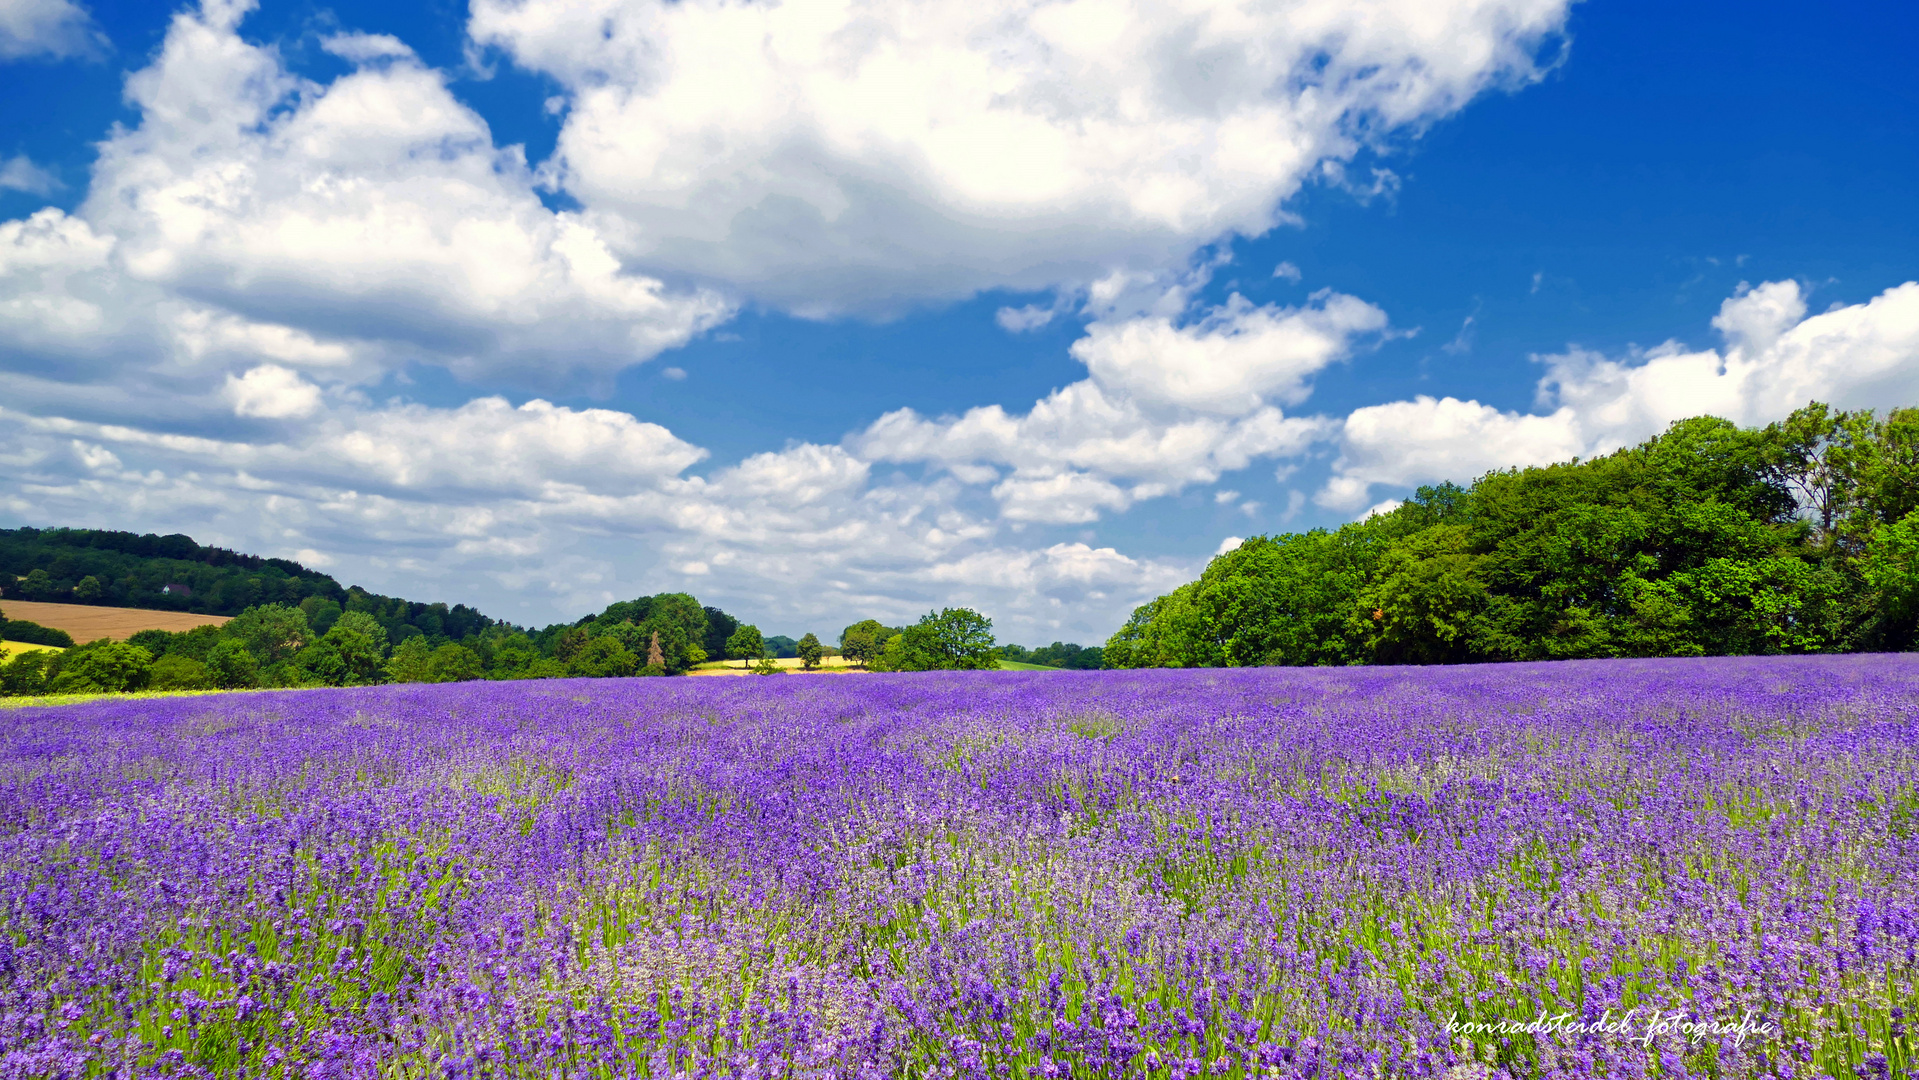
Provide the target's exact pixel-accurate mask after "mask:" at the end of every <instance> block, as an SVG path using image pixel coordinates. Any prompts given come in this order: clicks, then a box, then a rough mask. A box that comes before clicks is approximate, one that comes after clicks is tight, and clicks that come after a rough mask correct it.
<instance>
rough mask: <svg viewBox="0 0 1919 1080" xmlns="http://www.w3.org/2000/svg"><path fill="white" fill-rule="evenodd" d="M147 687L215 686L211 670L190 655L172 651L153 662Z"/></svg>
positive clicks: (165, 688) (162, 688) (207, 688)
mask: <svg viewBox="0 0 1919 1080" xmlns="http://www.w3.org/2000/svg"><path fill="white" fill-rule="evenodd" d="M147 688H148V689H151V690H212V689H215V688H216V684H215V682H214V678H213V672H212V671H211V670H209V669H208V668H207V666H206V665H205V664H203V663H201V662H200V661H198V660H195V659H193V658H192V657H190V656H181V655H179V654H178V653H173V654H169V655H167V656H162V657H161V658H160V659H158V660H155V661H154V662H153V669H152V671H151V672H149V673H148V676H147Z"/></svg>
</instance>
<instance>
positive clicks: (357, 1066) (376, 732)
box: [0, 656, 1919, 1080]
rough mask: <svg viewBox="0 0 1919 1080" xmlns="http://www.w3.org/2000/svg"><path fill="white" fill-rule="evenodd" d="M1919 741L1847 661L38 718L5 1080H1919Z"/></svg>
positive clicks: (1, 843) (13, 815)
mask: <svg viewBox="0 0 1919 1080" xmlns="http://www.w3.org/2000/svg"><path fill="white" fill-rule="evenodd" d="M1916 706H1919V658H1913V657H1904V656H1901V657H1886V656H1852V657H1822V658H1763V659H1762V658H1747V659H1729V660H1656V661H1628V662H1611V661H1598V662H1584V663H1567V664H1557V665H1514V666H1485V667H1471V668H1445V669H1417V670H1415V669H1392V668H1372V669H1339V670H1331V669H1315V670H1299V669H1237V670H1231V671H1217V670H1214V671H1138V672H1086V673H1060V674H1050V675H1045V676H1037V677H1036V676H1029V675H1024V674H1020V673H992V672H965V673H950V674H933V675H919V676H878V675H876V676H872V677H868V678H862V679H858V680H828V681H824V682H822V681H818V680H802V679H768V680H758V679H754V680H720V679H715V680H666V679H641V680H599V681H585V680H577V681H547V682H531V683H466V684H451V685H428V686H389V687H368V688H359V689H341V690H318V691H299V692H286V693H258V694H241V695H220V696H202V697H185V698H173V699H123V700H108V701H100V702H94V703H89V704H83V705H72V706H66V707H60V708H26V709H17V710H10V711H7V712H4V713H0V1075H5V1076H21V1077H26V1076H32V1077H81V1076H128V1077H149V1076H177V1077H187V1076H234V1077H241V1076H244V1077H322V1076H324V1077H420V1078H425V1077H467V1076H475V1077H477V1076H499V1077H519V1076H529V1077H530V1076H540V1077H553V1076H565V1077H574V1076H582V1077H635V1076H661V1077H665V1076H672V1077H680V1076H685V1077H695V1076H741V1077H749V1076H762V1077H773V1076H818V1077H839V1076H847V1077H880V1076H887V1077H948V1076H951V1077H1029V1076H1044V1077H1064V1076H1073V1077H1154V1078H1181V1080H1183V1078H1188V1077H1199V1076H1208V1077H1211V1076H1226V1077H1254V1076H1257V1077H1349V1076H1350V1077H1386V1076H1393V1077H1398V1076H1449V1077H1469V1076H1472V1077H1483V1076H1500V1075H1504V1076H1511V1077H1521V1076H1525V1077H1532V1076H1542V1077H1587V1076H1609V1077H1640V1076H1661V1077H1677V1076H1719V1077H1747V1076H1779V1077H1796V1076H1818V1075H1825V1076H1843V1077H1850V1076H1855V1075H1857V1076H1894V1075H1910V1074H1911V1073H1912V1071H1913V1065H1912V1060H1913V1059H1912V1041H1911V1036H1910V1035H1909V1034H1908V1033H1907V1030H1906V1028H1905V1026H1904V1025H1905V1023H1906V1017H1908V1016H1909V1015H1911V1013H1912V1011H1913V1010H1914V1008H1915V1007H1919V994H1916V993H1915V989H1916V988H1919V982H1916V981H1915V971H1916V970H1919V968H1916V967H1915V955H1914V951H1915V948H1916V947H1919V911H1915V907H1916V906H1919V855H1916V852H1919V848H1915V845H1914V842H1913V840H1914V833H1915V830H1916V829H1919V762H1915V757H1914V752H1915V748H1919V710H1916ZM1635 1010H1636V1011H1635ZM1542 1018H1544V1019H1545V1020H1546V1021H1547V1022H1544V1023H1542V1022H1541V1021H1542ZM1554 1018H1557V1019H1554ZM1742 1019H1743V1020H1744V1021H1746V1023H1745V1026H1744V1027H1738V1026H1736V1025H1738V1024H1739V1023H1740V1022H1741V1021H1742ZM1686 1024H1694V1025H1702V1024H1703V1025H1707V1028H1708V1029H1707V1030H1705V1031H1704V1033H1702V1032H1701V1030H1700V1029H1699V1028H1698V1027H1694V1028H1692V1029H1688V1028H1687V1027H1685V1026H1684V1025H1686ZM1608 1028H1610V1029H1608Z"/></svg>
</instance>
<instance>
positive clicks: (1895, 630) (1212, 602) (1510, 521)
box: [1103, 402, 1919, 667]
mask: <svg viewBox="0 0 1919 1080" xmlns="http://www.w3.org/2000/svg"><path fill="white" fill-rule="evenodd" d="M1915 511H1919V409H1910V408H1905V409H1895V410H1893V411H1892V412H1891V413H1890V414H1889V415H1887V416H1885V417H1883V418H1881V417H1878V416H1876V415H1874V414H1873V413H1871V412H1868V411H1859V412H1842V411H1836V410H1833V409H1831V408H1829V407H1827V406H1825V405H1822V404H1819V403H1817V402H1815V403H1813V404H1810V405H1808V406H1807V407H1806V408H1804V409H1800V410H1799V411H1797V412H1795V413H1793V415H1792V416H1791V417H1790V418H1788V419H1787V420H1785V421H1783V422H1780V423H1777V424H1772V425H1770V426H1768V427H1764V428H1753V429H1741V428H1739V427H1737V426H1736V425H1734V424H1731V423H1729V422H1727V421H1725V420H1720V419H1718V418H1715V417H1709V416H1708V417H1697V418H1694V419H1690V420H1683V421H1680V422H1678V423H1675V424H1673V425H1672V426H1671V427H1670V428H1669V429H1668V430H1667V431H1666V432H1665V433H1664V434H1662V435H1660V436H1658V437H1656V438H1654V439H1651V440H1648V441H1647V442H1645V443H1642V444H1640V445H1638V446H1634V447H1630V448H1627V449H1623V450H1620V451H1618V452H1616V453H1613V454H1608V455H1606V456H1604V457H1599V458H1594V459H1592V460H1589V461H1577V460H1575V461H1570V462H1565V463H1563V464H1558V465H1551V466H1547V467H1544V468H1527V469H1506V470H1500V471H1495V472H1491V473H1488V474H1486V475H1485V476H1482V477H1480V478H1479V479H1478V480H1477V481H1475V482H1474V483H1473V484H1472V486H1471V487H1467V488H1461V487H1458V486H1456V485H1454V484H1450V483H1448V484H1441V485H1438V486H1436V487H1424V488H1420V489H1419V491H1418V493H1417V494H1415V495H1414V496H1413V497H1412V498H1411V499H1409V500H1407V501H1406V502H1405V504H1404V505H1401V506H1400V507H1398V508H1397V509H1395V510H1392V511H1391V512H1389V513H1383V514H1378V515H1375V516H1373V517H1371V518H1368V519H1367V520H1365V521H1363V522H1358V523H1355V524H1350V525H1346V526H1343V527H1341V528H1338V529H1332V530H1326V529H1315V530H1312V531H1310V532H1305V533H1288V534H1284V535H1279V536H1256V537H1253V538H1251V539H1249V540H1247V541H1246V542H1245V543H1243V544H1242V545H1240V547H1238V548H1237V549H1235V550H1233V551H1230V552H1227V553H1225V554H1223V555H1220V556H1219V557H1217V558H1215V559H1214V560H1213V561H1212V563H1211V564H1210V565H1209V566H1207V568H1206V570H1205V572H1204V573H1203V574H1202V575H1201V576H1200V579H1199V580H1198V581H1195V582H1192V583H1190V584H1187V585H1183V586H1181V587H1180V588H1178V589H1176V590H1174V591H1173V592H1172V593H1170V594H1168V595H1166V596H1162V597H1160V598H1159V599H1157V600H1154V601H1153V602H1151V603H1149V604H1146V605H1144V606H1142V607H1140V608H1139V609H1138V610H1136V611H1135V612H1134V613H1133V616H1132V618H1131V619H1129V620H1128V621H1127V623H1126V625H1125V627H1124V628H1122V629H1121V630H1120V631H1119V633H1117V634H1115V635H1114V636H1113V637H1112V639H1111V640H1110V641H1109V642H1108V643H1107V645H1106V649H1105V652H1104V655H1103V660H1104V661H1105V663H1106V665H1107V666H1108V667H1193V666H1241V665H1255V664H1285V665H1312V664H1433V663H1460V662H1474V661H1493V660H1560V659H1573V658H1585V657H1620V656H1726V655H1741V654H1758V653H1815V652H1854V651H1899V650H1908V649H1912V648H1913V647H1914V645H1915V623H1916V622H1919V512H1915Z"/></svg>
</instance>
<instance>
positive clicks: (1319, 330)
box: [1072, 294, 1386, 416]
mask: <svg viewBox="0 0 1919 1080" xmlns="http://www.w3.org/2000/svg"><path fill="white" fill-rule="evenodd" d="M1385 327H1386V313H1385V312H1383V311H1381V310H1379V309H1378V308H1376V307H1374V306H1372V305H1371V304H1368V303H1365V302H1364V301H1361V300H1357V299H1354V298H1353V297H1350V296H1340V295H1336V294H1328V295H1325V296H1323V297H1320V298H1319V302H1318V303H1317V304H1315V305H1313V306H1309V307H1305V308H1280V307H1273V306H1267V307H1254V306H1253V305H1252V304H1251V303H1249V302H1248V301H1247V300H1246V299H1245V298H1243V297H1240V296H1234V297H1233V298H1232V300H1231V301H1230V302H1228V303H1227V304H1225V305H1223V306H1221V307H1219V308H1215V309H1214V310H1213V311H1211V312H1209V313H1207V314H1206V315H1205V317H1203V318H1201V319H1199V320H1197V321H1195V322H1192V323H1189V324H1187V325H1184V326H1178V325H1175V324H1174V321H1173V320H1172V319H1170V318H1166V317H1163V316H1158V317H1147V318H1138V319H1127V320H1124V321H1121V322H1117V323H1110V322H1105V321H1101V322H1095V323H1093V324H1092V325H1091V326H1089V327H1088V328H1087V333H1086V336H1085V337H1084V338H1081V339H1080V340H1079V341H1076V342H1074V343H1073V349H1072V351H1073V356H1074V357H1075V358H1076V359H1078V360H1079V361H1080V362H1081V363H1084V364H1085V365H1086V367H1087V369H1088V370H1089V371H1091V372H1092V374H1093V378H1094V379H1095V380H1097V381H1098V382H1099V384H1100V385H1101V386H1104V387H1106V388H1108V389H1110V390H1114V391H1118V392H1121V393H1123V394H1124V395H1125V396H1127V397H1128V398H1131V399H1133V400H1136V401H1139V402H1141V403H1143V404H1146V405H1149V406H1170V407H1174V408H1185V409H1191V410H1194V411H1195V412H1204V413H1217V414H1222V415H1226V416H1243V415H1245V414H1247V413H1250V412H1253V411H1255V410H1257V409H1258V408H1259V407H1260V406H1262V405H1264V404H1266V402H1267V401H1268V399H1272V398H1277V399H1278V400H1279V401H1281V402H1283V403H1286V404H1296V403H1298V402H1299V401H1301V400H1303V399H1304V398H1305V397H1306V392H1307V390H1306V388H1307V380H1308V378H1309V377H1311V376H1312V375H1313V374H1314V373H1316V372H1318V371H1319V370H1320V369H1321V368H1323V367H1325V366H1326V365H1327V364H1329V363H1331V362H1332V361H1334V360H1336V359H1338V358H1339V357H1341V356H1344V355H1345V354H1346V352H1347V350H1348V348H1349V347H1350V344H1351V341H1352V339H1353V338H1354V337H1356V336H1357V335H1359V334H1363V333H1369V332H1374V331H1378V330H1383V329H1385Z"/></svg>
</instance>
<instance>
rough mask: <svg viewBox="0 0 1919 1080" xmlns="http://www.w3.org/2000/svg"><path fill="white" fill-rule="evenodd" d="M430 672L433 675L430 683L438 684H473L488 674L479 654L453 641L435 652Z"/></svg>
mask: <svg viewBox="0 0 1919 1080" xmlns="http://www.w3.org/2000/svg"><path fill="white" fill-rule="evenodd" d="M428 671H429V672H430V673H431V678H429V680H428V681H429V682H436V683H446V682H472V681H473V680H475V679H478V678H480V677H481V676H483V675H485V674H486V671H485V669H484V668H482V667H481V666H480V657H479V654H478V653H475V652H474V651H473V650H472V649H469V648H467V647H466V646H465V645H461V644H458V643H456V642H451V641H449V642H447V643H446V644H444V645H442V646H440V647H439V648H437V649H435V650H433V655H432V657H431V658H430V660H429V663H428Z"/></svg>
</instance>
